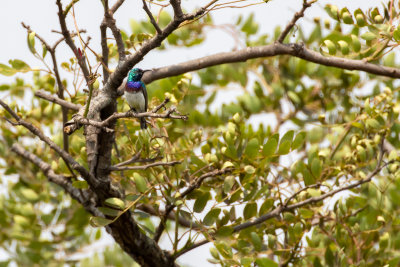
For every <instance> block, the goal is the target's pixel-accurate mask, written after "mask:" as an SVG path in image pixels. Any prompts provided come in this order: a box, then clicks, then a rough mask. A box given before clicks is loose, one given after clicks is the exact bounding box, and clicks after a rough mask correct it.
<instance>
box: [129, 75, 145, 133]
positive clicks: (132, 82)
mask: <svg viewBox="0 0 400 267" xmlns="http://www.w3.org/2000/svg"><path fill="white" fill-rule="evenodd" d="M146 71H149V70H142V69H139V68H133V69H132V70H130V71H129V74H128V80H127V82H126V85H125V98H126V101H127V102H128V104H129V107H130V108H131V110H133V111H134V112H136V113H138V112H146V111H147V102H148V99H147V90H146V85H145V84H144V82H142V81H141V79H142V76H143V73H145V72H146ZM146 128H147V125H146V120H145V118H140V129H146Z"/></svg>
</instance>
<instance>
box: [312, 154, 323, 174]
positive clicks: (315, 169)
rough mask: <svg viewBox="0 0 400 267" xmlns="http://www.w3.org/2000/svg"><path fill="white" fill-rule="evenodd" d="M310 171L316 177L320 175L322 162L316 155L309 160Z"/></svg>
mask: <svg viewBox="0 0 400 267" xmlns="http://www.w3.org/2000/svg"><path fill="white" fill-rule="evenodd" d="M311 172H312V174H313V175H314V176H315V177H316V178H319V177H320V176H321V172H322V163H321V161H320V160H319V158H318V157H315V158H314V159H313V160H312V162H311Z"/></svg>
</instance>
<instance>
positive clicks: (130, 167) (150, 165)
mask: <svg viewBox="0 0 400 267" xmlns="http://www.w3.org/2000/svg"><path fill="white" fill-rule="evenodd" d="M180 163H182V161H170V162H162V161H160V162H154V163H150V164H147V165H143V166H126V167H117V166H111V167H110V168H109V169H110V171H128V170H147V169H148V168H151V167H157V166H174V165H176V164H180Z"/></svg>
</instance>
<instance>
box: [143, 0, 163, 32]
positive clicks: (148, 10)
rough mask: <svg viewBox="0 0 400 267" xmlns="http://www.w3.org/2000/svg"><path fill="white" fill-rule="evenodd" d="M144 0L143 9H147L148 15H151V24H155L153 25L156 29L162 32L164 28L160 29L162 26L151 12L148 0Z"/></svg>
mask: <svg viewBox="0 0 400 267" xmlns="http://www.w3.org/2000/svg"><path fill="white" fill-rule="evenodd" d="M142 2H143V9H144V11H146V13H147V16H149V19H150V22H151V24H153V26H154V28H155V29H156V31H157V33H158V34H161V33H162V30H161V29H160V26H158V24H157V22H156V20H155V19H154V17H153V14H152V13H151V11H150V9H149V8H148V6H147V4H146V0H142Z"/></svg>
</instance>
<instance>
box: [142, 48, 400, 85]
mask: <svg viewBox="0 0 400 267" xmlns="http://www.w3.org/2000/svg"><path fill="white" fill-rule="evenodd" d="M280 55H291V56H294V57H298V58H302V59H304V60H306V61H310V62H313V63H316V64H320V65H325V66H329V67H336V68H342V69H346V70H359V71H365V72H367V73H370V74H375V75H380V76H385V77H390V78H400V69H398V68H391V67H385V66H380V65H376V64H372V63H369V62H366V61H364V60H354V59H347V58H340V57H325V56H323V55H321V54H320V53H317V52H315V51H313V50H310V49H308V48H306V47H305V46H304V44H295V43H291V44H281V43H274V44H270V45H266V46H258V47H247V48H245V49H241V50H238V51H232V52H223V53H217V54H214V55H210V56H206V57H201V58H198V59H194V60H190V61H187V62H183V63H179V64H174V65H170V66H166V67H161V68H156V69H153V70H152V71H148V72H146V73H145V74H144V75H143V79H142V80H143V81H144V82H145V83H147V84H149V83H151V82H153V81H155V80H159V79H163V78H167V77H171V76H177V75H181V74H184V73H187V72H190V71H195V70H200V69H204V68H208V67H212V66H216V65H221V64H227V63H237V62H245V61H247V60H250V59H255V58H263V57H273V56H280Z"/></svg>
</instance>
